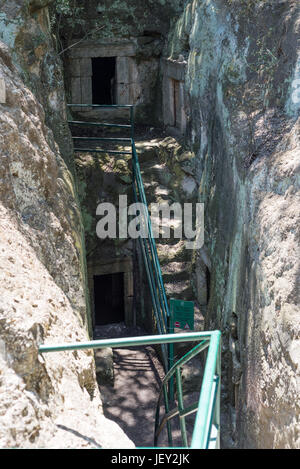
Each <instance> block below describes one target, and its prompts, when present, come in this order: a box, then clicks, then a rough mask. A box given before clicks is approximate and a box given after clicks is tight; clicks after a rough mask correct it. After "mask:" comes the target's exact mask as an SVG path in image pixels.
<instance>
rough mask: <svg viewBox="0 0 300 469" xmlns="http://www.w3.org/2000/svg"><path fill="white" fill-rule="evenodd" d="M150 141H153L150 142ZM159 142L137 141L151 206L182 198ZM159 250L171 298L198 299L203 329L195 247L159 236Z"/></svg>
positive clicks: (197, 318)
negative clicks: (194, 286)
mask: <svg viewBox="0 0 300 469" xmlns="http://www.w3.org/2000/svg"><path fill="white" fill-rule="evenodd" d="M149 143H150V144H149ZM158 145H159V142H157V140H156V141H155V144H153V145H151V142H147V143H146V144H143V143H141V142H140V143H137V151H138V157H139V163H140V168H141V174H142V177H143V183H144V188H145V193H146V198H147V203H148V206H149V205H150V204H151V203H168V204H172V203H174V202H180V201H181V197H180V195H181V194H180V193H178V190H176V189H175V190H174V184H172V182H173V181H174V177H176V176H175V175H174V174H172V173H171V172H170V169H169V168H168V166H167V164H166V163H165V162H163V161H161V159H160V158H159V155H158V153H159V152H158ZM155 241H156V247H157V253H158V257H159V261H160V265H161V270H162V276H163V281H164V285H165V289H166V294H167V297H168V299H170V298H175V299H182V300H187V301H194V302H195V328H196V330H202V329H203V316H202V314H201V313H200V310H199V308H198V306H197V303H196V299H195V295H194V293H193V289H192V284H191V274H192V250H187V249H186V248H185V243H184V240H182V239H175V238H173V236H172V229H171V237H170V238H169V239H164V238H157V239H156V240H155Z"/></svg>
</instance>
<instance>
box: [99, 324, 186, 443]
mask: <svg viewBox="0 0 300 469" xmlns="http://www.w3.org/2000/svg"><path fill="white" fill-rule="evenodd" d="M108 335H109V336H110V337H121V336H123V337H124V336H138V335H145V332H144V331H142V330H141V329H136V328H126V327H125V326H123V325H121V324H119V325H115V327H114V326H113V325H110V326H101V327H100V328H97V333H96V336H95V338H105V337H107V336H108ZM114 375H115V379H114V386H110V385H100V386H99V388H100V392H101V396H102V401H103V407H104V414H105V416H106V417H107V418H110V419H112V420H114V421H115V422H116V423H118V424H119V425H120V427H121V428H122V429H123V430H124V432H125V433H126V434H127V435H128V437H129V438H130V439H131V440H132V441H133V442H134V443H135V445H136V446H137V447H153V443H154V422H155V411H156V406H157V400H158V396H159V392H160V388H161V383H162V379H163V376H164V370H163V366H162V364H161V362H160V360H159V359H158V356H157V353H156V351H155V349H154V348H153V347H151V346H147V347H130V348H126V349H125V348H119V349H114ZM191 398H192V399H194V400H195V396H190V395H189V396H188V401H189V402H190V400H191ZM186 399H187V398H186ZM160 409H161V416H162V415H163V414H164V408H163V405H161V407H160ZM194 418H195V414H194V415H193V416H190V417H188V418H187V430H188V434H189V440H190V436H191V432H192V428H193V422H194ZM179 428H180V427H179V421H178V419H174V421H173V423H172V436H173V446H177V447H181V446H182V443H181V438H180V429H179ZM158 446H159V447H166V446H168V438H167V431H166V428H165V429H164V430H163V431H162V433H161V435H160V437H159V441H158Z"/></svg>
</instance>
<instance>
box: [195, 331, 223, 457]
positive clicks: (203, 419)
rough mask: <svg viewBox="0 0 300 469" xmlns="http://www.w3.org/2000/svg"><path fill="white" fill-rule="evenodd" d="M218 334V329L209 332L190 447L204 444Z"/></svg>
mask: <svg viewBox="0 0 300 469" xmlns="http://www.w3.org/2000/svg"><path fill="white" fill-rule="evenodd" d="M220 336H221V332H220V331H213V332H212V333H211V339H210V346H209V349H208V354H207V359H206V365H205V370H204V376H203V382H202V383H203V384H202V388H201V393H200V398H199V406H198V412H197V415H196V420H195V426H194V432H193V436H192V444H191V448H200V449H205V446H206V437H207V435H206V430H207V419H208V417H209V415H208V414H209V408H210V402H211V394H212V391H213V387H214V377H215V372H216V365H217V361H218V358H219V347H220Z"/></svg>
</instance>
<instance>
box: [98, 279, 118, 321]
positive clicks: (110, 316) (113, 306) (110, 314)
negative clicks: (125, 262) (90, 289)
mask: <svg viewBox="0 0 300 469" xmlns="http://www.w3.org/2000/svg"><path fill="white" fill-rule="evenodd" d="M94 305H95V325H96V326H102V325H105V324H112V323H117V322H122V321H124V320H125V307H124V272H119V273H113V274H106V275H94Z"/></svg>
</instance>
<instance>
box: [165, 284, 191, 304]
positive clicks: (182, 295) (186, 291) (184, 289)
mask: <svg viewBox="0 0 300 469" xmlns="http://www.w3.org/2000/svg"><path fill="white" fill-rule="evenodd" d="M164 285H165V289H166V294H167V296H168V297H169V298H175V299H180V300H185V301H192V300H193V298H194V295H193V290H192V287H191V282H190V280H189V279H188V280H178V281H177V280H174V281H172V282H164Z"/></svg>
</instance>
